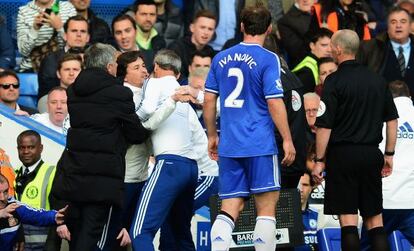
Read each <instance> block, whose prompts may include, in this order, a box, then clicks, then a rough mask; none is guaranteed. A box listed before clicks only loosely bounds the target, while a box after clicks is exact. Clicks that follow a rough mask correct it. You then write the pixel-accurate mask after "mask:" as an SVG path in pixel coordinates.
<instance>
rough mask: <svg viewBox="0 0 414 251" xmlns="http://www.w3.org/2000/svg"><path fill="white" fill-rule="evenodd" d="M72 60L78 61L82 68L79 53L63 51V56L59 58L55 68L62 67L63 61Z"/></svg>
mask: <svg viewBox="0 0 414 251" xmlns="http://www.w3.org/2000/svg"><path fill="white" fill-rule="evenodd" d="M72 60H76V61H79V63H80V65H81V68H82V64H83V61H82V57H81V56H80V55H79V54H74V53H65V54H64V55H63V57H61V58H59V61H58V65H57V70H60V69H61V68H62V64H63V63H64V62H67V61H72Z"/></svg>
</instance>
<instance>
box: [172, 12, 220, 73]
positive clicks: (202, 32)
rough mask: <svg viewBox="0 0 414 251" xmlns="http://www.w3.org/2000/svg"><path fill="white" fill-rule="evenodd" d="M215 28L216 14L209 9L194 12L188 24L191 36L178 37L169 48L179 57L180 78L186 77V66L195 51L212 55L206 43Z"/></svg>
mask: <svg viewBox="0 0 414 251" xmlns="http://www.w3.org/2000/svg"><path fill="white" fill-rule="evenodd" d="M215 28H216V16H214V14H213V13H212V12H211V11H209V10H201V11H199V12H197V13H196V15H195V17H194V20H193V22H192V23H191V25H190V31H191V36H188V37H184V38H181V39H178V40H177V41H175V42H174V43H172V44H171V45H170V46H169V48H170V49H171V50H173V51H174V52H175V53H177V55H179V56H180V57H181V62H182V67H181V76H180V80H182V79H185V78H187V77H188V66H189V65H190V62H191V57H192V55H193V54H194V53H195V52H196V51H203V52H205V53H206V55H210V57H211V58H212V57H213V56H214V50H213V48H211V46H210V45H208V43H209V42H210V41H211V39H212V38H213V34H214V30H215Z"/></svg>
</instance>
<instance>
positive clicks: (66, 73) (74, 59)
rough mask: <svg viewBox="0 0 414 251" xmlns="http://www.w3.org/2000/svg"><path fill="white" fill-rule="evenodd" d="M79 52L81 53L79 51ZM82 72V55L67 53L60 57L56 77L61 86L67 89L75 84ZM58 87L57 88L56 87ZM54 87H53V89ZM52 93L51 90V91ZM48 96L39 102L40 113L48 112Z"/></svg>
mask: <svg viewBox="0 0 414 251" xmlns="http://www.w3.org/2000/svg"><path fill="white" fill-rule="evenodd" d="M77 52H79V51H77ZM81 70H82V57H81V55H80V54H74V53H69V52H68V53H65V54H63V55H61V56H60V57H59V61H58V62H57V71H56V76H57V78H58V79H59V82H60V83H59V86H61V87H63V88H65V89H67V88H68V86H69V85H71V84H73V82H74V81H75V79H76V77H77V76H78V75H79V73H80V71H81ZM55 87H57V86H55ZM53 88H54V87H52V89H53ZM49 91H50V90H49ZM47 96H48V95H47V94H46V95H44V96H43V97H42V98H41V99H40V100H39V102H38V104H37V108H38V110H39V112H40V113H44V112H47Z"/></svg>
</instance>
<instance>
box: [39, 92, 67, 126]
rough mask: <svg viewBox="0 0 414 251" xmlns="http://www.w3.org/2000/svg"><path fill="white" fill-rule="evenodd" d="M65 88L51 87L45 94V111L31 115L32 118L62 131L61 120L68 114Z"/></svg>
mask: <svg viewBox="0 0 414 251" xmlns="http://www.w3.org/2000/svg"><path fill="white" fill-rule="evenodd" d="M67 99H68V98H67V96H66V89H65V88H63V87H60V86H56V87H53V88H52V89H51V90H50V91H49V93H48V95H47V112H45V113H38V114H34V115H32V116H31V118H32V119H34V120H35V121H37V122H39V123H40V124H42V125H44V126H46V127H49V128H50V129H52V130H54V131H56V132H58V133H63V121H64V120H65V118H66V116H67V115H68V106H67V104H66V103H67Z"/></svg>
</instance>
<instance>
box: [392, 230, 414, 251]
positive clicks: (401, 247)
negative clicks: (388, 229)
mask: <svg viewBox="0 0 414 251" xmlns="http://www.w3.org/2000/svg"><path fill="white" fill-rule="evenodd" d="M388 241H389V243H390V246H391V251H410V250H412V249H411V248H412V246H411V244H410V242H409V241H408V240H407V239H406V238H405V236H404V235H403V234H402V233H401V232H400V231H394V232H392V234H390V236H388Z"/></svg>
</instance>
